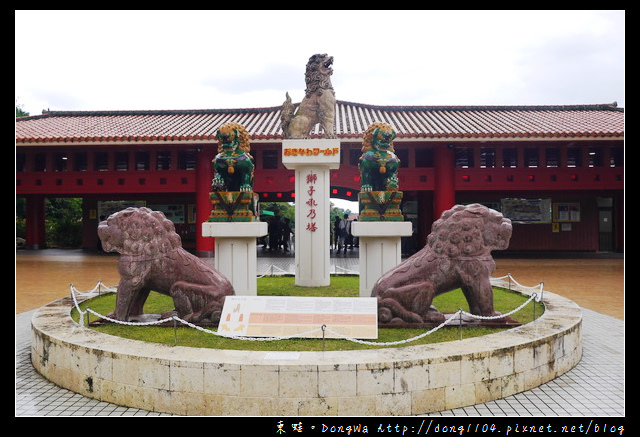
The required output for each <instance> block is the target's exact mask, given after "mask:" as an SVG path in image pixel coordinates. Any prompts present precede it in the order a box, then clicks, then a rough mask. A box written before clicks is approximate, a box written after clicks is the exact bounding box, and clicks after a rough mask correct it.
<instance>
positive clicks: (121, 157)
mask: <svg viewBox="0 0 640 437" xmlns="http://www.w3.org/2000/svg"><path fill="white" fill-rule="evenodd" d="M116 170H117V171H127V170H129V152H116Z"/></svg>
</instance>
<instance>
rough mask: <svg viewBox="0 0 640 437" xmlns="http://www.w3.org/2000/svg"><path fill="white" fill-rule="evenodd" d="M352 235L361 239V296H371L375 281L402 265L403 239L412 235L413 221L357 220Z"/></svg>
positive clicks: (352, 227)
mask: <svg viewBox="0 0 640 437" xmlns="http://www.w3.org/2000/svg"><path fill="white" fill-rule="evenodd" d="M351 233H352V234H353V235H354V236H355V237H359V239H360V240H359V241H360V242H359V244H360V255H359V256H360V297H371V290H372V289H373V286H374V285H375V283H376V281H377V280H378V279H380V277H381V276H382V275H383V274H384V273H385V272H387V271H389V270H390V269H392V268H393V267H395V266H397V265H398V264H400V263H401V262H402V245H401V237H406V236H410V235H411V222H398V221H395V222H393V221H379V222H374V221H364V222H362V221H355V222H353V223H351Z"/></svg>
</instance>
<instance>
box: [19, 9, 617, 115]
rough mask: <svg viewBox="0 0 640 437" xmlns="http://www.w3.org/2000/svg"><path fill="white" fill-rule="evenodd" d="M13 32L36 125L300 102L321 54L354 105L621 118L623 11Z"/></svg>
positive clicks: (105, 23) (90, 25)
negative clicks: (95, 114)
mask: <svg viewBox="0 0 640 437" xmlns="http://www.w3.org/2000/svg"><path fill="white" fill-rule="evenodd" d="M15 32H16V35H15V44H16V46H15V56H16V58H15V66H16V72H15V77H16V88H15V97H16V102H17V104H18V105H20V106H21V107H22V109H23V110H25V111H27V112H29V113H30V114H31V115H38V114H40V113H41V112H42V110H43V109H47V108H48V109H51V110H149V109H211V108H215V109H218V108H248V107H268V106H279V105H280V104H282V102H283V101H284V98H285V92H287V91H288V92H289V94H290V95H291V97H292V99H293V101H294V102H299V101H300V100H301V99H302V96H303V94H304V87H305V84H304V69H305V65H306V63H307V60H308V59H309V57H310V56H311V55H313V54H315V53H328V54H329V55H332V56H333V57H334V73H333V76H332V82H333V87H334V89H335V92H336V97H337V98H338V99H339V100H346V101H350V102H357V103H366V104H373V105H571V104H595V103H611V102H613V101H617V102H618V106H620V107H624V91H625V88H624V71H625V57H624V52H625V50H624V49H625V47H624V45H625V38H624V35H625V13H624V11H406V10H403V11H343V10H340V11H309V10H305V11H16V12H15Z"/></svg>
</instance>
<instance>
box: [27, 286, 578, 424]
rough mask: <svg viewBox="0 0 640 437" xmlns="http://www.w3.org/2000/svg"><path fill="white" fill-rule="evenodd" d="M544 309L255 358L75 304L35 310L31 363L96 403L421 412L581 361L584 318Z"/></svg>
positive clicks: (547, 376)
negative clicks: (511, 324)
mask: <svg viewBox="0 0 640 437" xmlns="http://www.w3.org/2000/svg"><path fill="white" fill-rule="evenodd" d="M544 304H545V307H546V310H545V313H544V314H543V315H542V316H541V317H540V318H538V319H537V320H536V321H534V322H532V323H529V324H526V325H522V326H520V327H517V328H513V329H511V330H509V331H506V332H501V333H497V334H491V335H487V336H483V337H476V338H470V339H463V340H460V341H453V342H446V343H437V344H433V345H421V346H406V347H399V348H387V349H372V350H361V351H341V352H334V351H332V352H273V351H272V352H269V351H262V352H254V351H234V350H214V349H201V348H188V347H182V346H167V345H160V344H151V343H145V342H140V341H135V340H127V339H123V338H119V337H114V336H110V335H106V334H102V333H98V332H95V331H93V330H90V329H87V328H84V327H82V326H80V325H78V324H77V323H75V322H74V321H73V320H72V319H71V317H70V311H71V308H72V302H71V298H64V299H61V300H58V301H55V302H52V303H51V304H49V305H46V306H44V307H42V308H40V309H39V310H37V311H36V312H35V313H34V315H33V318H32V331H31V336H32V339H31V359H32V364H33V366H34V368H35V369H36V370H37V371H38V372H39V373H40V374H42V375H43V376H44V377H45V378H47V379H48V380H50V381H51V382H53V383H55V384H57V385H59V386H61V387H64V388H67V389H69V390H72V391H74V392H77V393H80V394H82V395H84V396H87V397H90V398H95V399H98V400H102V401H106V402H110V403H114V404H119V405H124V406H128V407H134V408H141V409H145V410H149V411H157V412H163V413H172V414H180V415H233V416H237V415H252V416H256V415H288V416H310V415H313V416H323V415H339V416H351V415H353V416H365V415H416V414H427V413H431V412H436V411H443V410H448V409H452V408H458V407H463V406H468V405H474V404H479V403H484V402H487V401H490V400H495V399H500V398H503V397H507V396H510V395H513V394H515V393H518V392H522V391H525V390H529V389H532V388H535V387H537V386H539V385H541V384H543V383H546V382H549V381H551V380H553V379H554V378H556V377H558V376H560V375H562V374H563V373H565V372H567V371H569V370H570V369H572V368H573V367H574V366H576V365H577V364H578V363H579V361H580V359H581V357H582V312H581V311H580V308H579V307H578V306H577V305H576V304H575V303H574V302H572V301H570V300H568V299H566V298H563V297H561V296H559V295H556V294H553V293H550V292H546V291H545V292H544Z"/></svg>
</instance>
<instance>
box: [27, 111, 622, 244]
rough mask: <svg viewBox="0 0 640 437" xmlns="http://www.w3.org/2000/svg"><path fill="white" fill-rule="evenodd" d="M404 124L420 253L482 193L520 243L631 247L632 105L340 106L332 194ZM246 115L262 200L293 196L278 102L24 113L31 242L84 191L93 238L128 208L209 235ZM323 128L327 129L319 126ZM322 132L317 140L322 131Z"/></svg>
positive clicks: (351, 191)
mask: <svg viewBox="0 0 640 437" xmlns="http://www.w3.org/2000/svg"><path fill="white" fill-rule="evenodd" d="M377 121H382V122H386V123H389V124H390V125H391V126H393V128H394V129H395V131H396V133H397V138H396V140H395V142H394V144H395V148H396V152H397V154H398V155H399V157H400V159H401V160H402V168H401V169H400V172H399V179H400V188H401V190H402V191H403V192H404V200H403V201H404V203H403V212H404V213H405V214H406V215H407V219H408V220H411V221H413V222H414V223H415V225H416V235H415V236H414V241H415V245H416V246H417V248H420V247H422V246H423V244H424V241H425V238H426V236H427V235H428V233H429V231H430V229H431V224H432V222H433V221H434V220H436V219H437V218H438V217H439V216H440V214H441V213H442V211H444V210H446V209H448V208H450V207H451V206H453V205H454V204H456V203H471V202H479V203H483V204H486V205H488V206H490V207H492V208H494V209H498V210H501V211H502V212H503V214H505V215H506V216H508V217H510V218H511V219H512V220H513V222H514V231H513V236H512V239H511V244H510V248H509V250H511V251H591V252H596V251H617V252H622V251H623V250H624V234H623V231H624V166H623V164H624V163H623V159H624V110H623V109H622V108H617V106H616V104H605V105H573V106H469V107H463V106H437V107H436V106H374V105H366V104H359V103H351V102H345V101H338V102H337V103H336V122H335V129H336V132H335V133H336V135H337V137H338V138H340V139H341V166H340V169H339V170H335V171H332V174H331V190H332V197H336V198H344V199H350V200H357V194H358V191H359V189H360V180H359V172H358V166H357V164H358V159H359V157H360V148H361V144H362V137H363V135H364V132H365V130H366V129H367V127H369V125H370V124H371V123H373V122H377ZM227 122H237V123H241V124H242V125H243V126H245V128H246V129H247V131H248V132H249V133H250V135H251V147H252V152H251V153H252V155H253V156H254V158H255V160H256V170H255V184H254V190H255V191H256V192H257V193H259V195H260V199H261V200H263V201H292V200H293V199H292V196H293V190H294V180H293V178H294V176H293V174H294V173H293V171H292V170H287V169H286V168H285V167H284V166H283V165H282V159H281V155H282V152H281V143H282V132H281V129H280V107H271V108H247V109H213V110H175V111H171V110H166V111H49V112H44V113H43V114H42V115H38V116H29V117H20V118H16V196H18V197H25V198H26V204H27V247H29V248H40V247H43V246H44V243H45V235H44V199H45V198H46V197H65V196H68V197H81V198H83V205H84V206H83V208H84V217H83V223H84V238H83V247H84V248H86V249H95V248H96V247H97V246H98V237H97V233H96V229H97V225H98V222H99V220H100V219H101V218H104V217H101V216H105V215H107V214H108V213H110V212H113V210H114V209H118V208H119V207H124V206H127V205H137V204H144V205H146V206H148V207H150V208H153V209H160V210H163V211H164V212H165V213H166V214H167V215H168V216H169V217H170V218H171V219H172V220H173V221H174V222H175V223H176V228H177V230H178V232H179V233H180V234H181V236H182V238H183V244H184V245H185V247H186V248H190V249H193V250H195V251H196V252H197V253H199V254H201V255H210V254H212V253H213V247H214V245H213V240H212V239H211V238H205V237H202V235H201V223H202V222H203V221H206V220H207V218H208V215H209V213H210V210H211V207H210V203H209V191H210V186H211V179H212V178H213V170H212V166H211V160H212V159H213V157H214V156H215V154H216V151H217V141H216V138H215V135H216V132H217V129H218V128H219V127H220V126H221V125H222V124H224V123H227ZM316 129H317V127H316ZM318 134H319V132H318V131H314V132H312V134H311V137H317V136H318Z"/></svg>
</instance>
